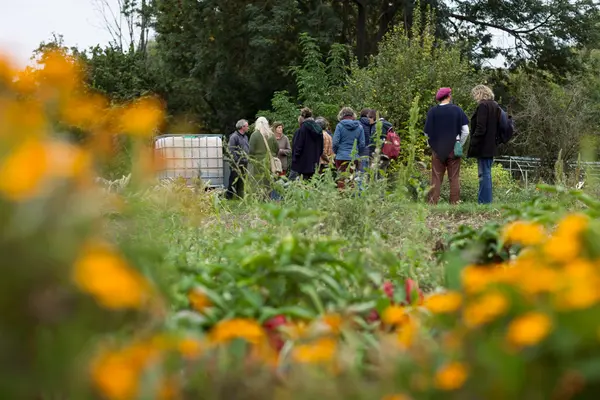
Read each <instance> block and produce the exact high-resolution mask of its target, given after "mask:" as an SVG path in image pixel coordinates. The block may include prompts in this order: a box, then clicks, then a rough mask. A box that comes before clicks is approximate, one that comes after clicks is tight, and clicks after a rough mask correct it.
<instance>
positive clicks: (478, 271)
mask: <svg viewBox="0 0 600 400" xmlns="http://www.w3.org/2000/svg"><path fill="white" fill-rule="evenodd" d="M461 280H462V285H463V288H464V289H465V291H466V292H467V293H469V294H474V293H479V292H481V291H482V290H484V289H485V288H486V287H487V286H488V285H489V284H490V283H491V282H493V273H492V271H491V270H490V269H489V268H486V267H481V266H477V265H469V266H467V267H465V268H464V269H463V270H462V272H461Z"/></svg>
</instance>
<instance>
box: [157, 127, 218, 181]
mask: <svg viewBox="0 0 600 400" xmlns="http://www.w3.org/2000/svg"><path fill="white" fill-rule="evenodd" d="M154 148H155V151H156V156H157V157H158V159H159V165H160V169H159V171H158V178H159V179H168V178H184V179H186V181H187V183H188V184H191V183H192V180H194V179H197V178H200V179H201V180H202V181H203V182H204V184H205V185H206V186H208V187H224V185H225V171H224V162H223V137H222V135H161V136H158V137H157V138H156V140H155V142H154Z"/></svg>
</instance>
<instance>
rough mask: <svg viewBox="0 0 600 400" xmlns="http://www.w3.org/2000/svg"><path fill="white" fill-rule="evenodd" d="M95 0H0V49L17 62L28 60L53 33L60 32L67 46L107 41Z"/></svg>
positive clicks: (113, 1) (107, 34)
mask: <svg viewBox="0 0 600 400" xmlns="http://www.w3.org/2000/svg"><path fill="white" fill-rule="evenodd" d="M94 1H95V0H0V51H2V52H4V53H9V54H10V55H12V56H13V57H14V58H15V60H16V61H18V62H19V63H20V64H25V63H28V62H29V58H30V57H31V54H32V52H33V50H34V49H36V48H37V47H38V45H39V44H40V42H42V41H48V40H49V39H50V38H51V37H52V32H56V33H57V34H62V35H63V36H64V40H65V44H66V45H67V46H75V45H76V46H77V47H79V48H87V47H89V46H93V45H95V44H98V43H100V44H105V43H108V42H109V41H110V35H109V33H108V32H107V31H106V29H104V28H103V19H102V16H101V14H100V13H99V12H97V11H96V8H97V7H95V5H94ZM107 1H108V2H109V3H111V4H116V3H117V0H107ZM115 9H116V8H115Z"/></svg>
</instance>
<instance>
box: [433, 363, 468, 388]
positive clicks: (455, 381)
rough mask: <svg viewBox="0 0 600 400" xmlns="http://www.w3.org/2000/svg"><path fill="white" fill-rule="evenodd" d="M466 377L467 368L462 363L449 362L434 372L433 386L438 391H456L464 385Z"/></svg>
mask: <svg viewBox="0 0 600 400" xmlns="http://www.w3.org/2000/svg"><path fill="white" fill-rule="evenodd" d="M467 377H468V372H467V368H466V367H465V366H464V365H463V364H462V363H459V362H451V363H449V364H446V365H444V366H443V367H441V368H440V369H439V370H438V371H437V372H436V374H435V386H436V387H437V388H438V389H440V390H446V391H450V390H456V389H459V388H461V387H462V386H463V385H464V384H465V382H466V380H467Z"/></svg>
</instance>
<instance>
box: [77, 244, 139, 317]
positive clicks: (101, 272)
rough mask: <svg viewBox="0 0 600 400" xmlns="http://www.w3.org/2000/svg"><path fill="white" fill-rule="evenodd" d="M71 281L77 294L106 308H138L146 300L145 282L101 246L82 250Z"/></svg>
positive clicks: (116, 255) (89, 246) (112, 251)
mask: <svg viewBox="0 0 600 400" xmlns="http://www.w3.org/2000/svg"><path fill="white" fill-rule="evenodd" d="M74 278H75V283H76V284H77V286H78V287H79V288H80V289H81V290H83V291H85V292H88V293H90V294H91V295H92V296H94V297H95V299H96V301H97V302H98V303H99V304H100V305H102V306H104V307H107V308H111V309H125V308H140V307H142V306H143V305H144V304H145V303H146V301H147V300H148V299H149V295H150V285H149V283H148V281H146V278H145V277H144V276H143V275H141V274H140V273H139V272H137V271H136V270H134V269H132V268H131V267H130V266H129V265H128V264H127V262H126V261H125V260H124V259H123V258H122V257H121V256H120V255H118V254H117V253H116V252H115V251H114V249H112V248H111V247H109V246H108V245H106V244H104V243H93V244H89V245H87V246H86V248H85V249H84V251H83V253H82V254H81V256H80V257H79V259H78V260H77V262H76V263H75V272H74Z"/></svg>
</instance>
